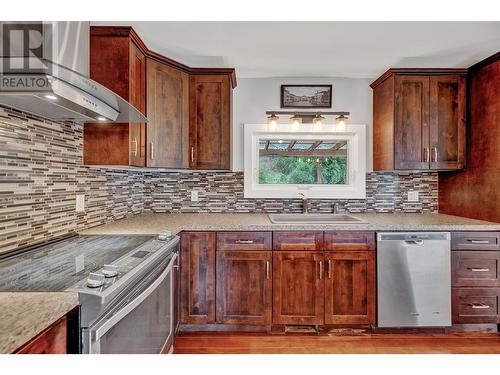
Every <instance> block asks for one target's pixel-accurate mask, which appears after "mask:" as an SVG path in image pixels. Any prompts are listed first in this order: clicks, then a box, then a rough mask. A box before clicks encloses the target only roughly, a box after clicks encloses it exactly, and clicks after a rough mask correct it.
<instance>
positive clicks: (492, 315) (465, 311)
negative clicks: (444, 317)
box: [452, 288, 500, 324]
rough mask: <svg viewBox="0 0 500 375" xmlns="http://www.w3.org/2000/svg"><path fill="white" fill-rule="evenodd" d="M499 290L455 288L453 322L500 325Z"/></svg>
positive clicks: (453, 291)
mask: <svg viewBox="0 0 500 375" xmlns="http://www.w3.org/2000/svg"><path fill="white" fill-rule="evenodd" d="M499 297H500V289H498V288H453V289H452V322H453V323H455V324H457V323H459V324H460V323H468V324H479V323H500V315H499V313H500V312H499V310H498V308H499V306H498V302H499V301H498V299H499Z"/></svg>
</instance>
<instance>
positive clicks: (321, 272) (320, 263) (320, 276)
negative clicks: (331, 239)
mask: <svg viewBox="0 0 500 375" xmlns="http://www.w3.org/2000/svg"><path fill="white" fill-rule="evenodd" d="M322 278H323V262H322V261H321V260H320V261H319V279H320V280H321V279H322Z"/></svg>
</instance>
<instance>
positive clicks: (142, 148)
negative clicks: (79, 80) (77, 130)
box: [83, 26, 146, 167]
mask: <svg viewBox="0 0 500 375" xmlns="http://www.w3.org/2000/svg"><path fill="white" fill-rule="evenodd" d="M145 53H146V48H145V46H144V44H143V43H142V42H141V41H140V39H139V38H138V37H137V34H135V32H134V31H133V30H132V29H131V28H126V27H120V28H114V27H101V26H93V27H91V28H90V78H92V79H93V80H95V81H97V82H99V83H101V84H102V85H104V86H106V87H107V88H108V89H110V90H112V91H114V92H115V93H116V94H118V95H120V96H121V97H122V98H123V99H125V100H127V101H129V102H130V104H132V105H133V106H134V107H135V108H137V109H138V110H139V111H140V112H142V113H143V114H146V58H145ZM83 137H84V143H83V146H84V150H83V159H84V164H87V165H126V166H128V165H131V166H139V167H144V166H145V165H146V125H145V124H143V123H120V124H115V123H112V124H101V123H88V124H85V125H84V128H83Z"/></svg>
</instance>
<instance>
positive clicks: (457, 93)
mask: <svg viewBox="0 0 500 375" xmlns="http://www.w3.org/2000/svg"><path fill="white" fill-rule="evenodd" d="M465 80H466V70H465V69H421V70H420V69H389V70H388V71H387V72H386V73H384V75H382V76H381V77H380V78H379V79H377V80H376V81H375V82H373V83H372V84H371V87H372V88H373V139H374V142H373V160H374V170H376V171H383V170H457V169H462V168H464V167H465V135H466V133H465V104H466V102H465V89H466V82H465Z"/></svg>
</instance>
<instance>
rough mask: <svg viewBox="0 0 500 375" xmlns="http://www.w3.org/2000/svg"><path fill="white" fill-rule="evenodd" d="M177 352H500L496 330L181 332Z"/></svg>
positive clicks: (176, 344)
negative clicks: (313, 332)
mask: <svg viewBox="0 0 500 375" xmlns="http://www.w3.org/2000/svg"><path fill="white" fill-rule="evenodd" d="M174 353H178V354H427V353H428V354H499V353H500V335H499V334H496V333H448V334H424V333H417V334H399V333H397V334H396V333H389V334H388V333H382V334H381V333H366V334H359V335H338V334H323V335H309V334H290V335H271V334H266V333H221V332H181V333H179V336H178V337H177V338H176V340H175V344H174Z"/></svg>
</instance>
